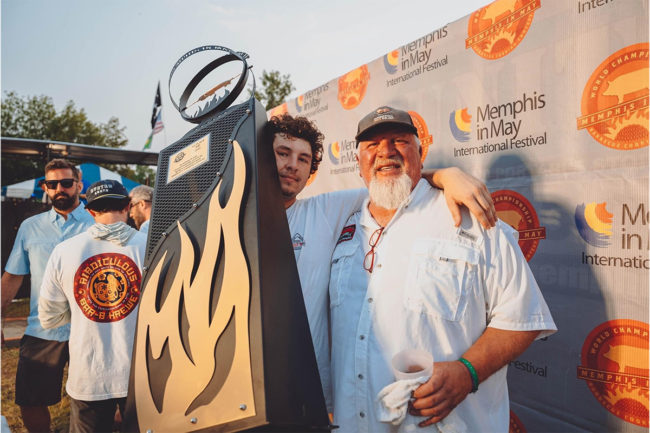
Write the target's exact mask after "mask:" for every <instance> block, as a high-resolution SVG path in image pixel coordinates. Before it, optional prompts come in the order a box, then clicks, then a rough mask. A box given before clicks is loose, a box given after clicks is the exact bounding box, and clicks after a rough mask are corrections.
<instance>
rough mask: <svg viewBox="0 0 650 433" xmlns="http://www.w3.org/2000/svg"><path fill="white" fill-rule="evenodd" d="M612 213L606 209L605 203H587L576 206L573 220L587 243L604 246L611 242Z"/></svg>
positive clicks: (599, 246)
mask: <svg viewBox="0 0 650 433" xmlns="http://www.w3.org/2000/svg"><path fill="white" fill-rule="evenodd" d="M613 218H614V214H612V213H609V212H608V211H607V203H606V202H603V203H595V202H592V203H587V204H584V203H582V204H579V205H578V206H576V212H575V222H576V227H577V229H578V233H580V237H582V239H584V241H585V242H587V243H588V244H589V245H591V246H594V247H598V248H605V247H608V246H609V245H611V244H612V221H613Z"/></svg>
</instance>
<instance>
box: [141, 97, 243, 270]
mask: <svg viewBox="0 0 650 433" xmlns="http://www.w3.org/2000/svg"><path fill="white" fill-rule="evenodd" d="M247 108H249V104H247V103H244V104H241V105H238V106H235V107H232V108H230V109H228V110H226V111H225V112H224V113H222V114H221V115H219V116H216V117H214V118H212V119H209V120H206V121H205V122H203V123H201V124H200V125H199V126H197V127H196V128H194V129H192V130H191V131H190V132H188V133H187V134H186V135H185V136H184V137H183V138H181V139H180V140H178V141H177V142H176V143H174V144H172V145H170V146H167V147H166V148H165V149H164V150H163V151H162V152H160V158H159V161H158V174H157V176H156V178H157V182H156V190H155V193H154V206H153V212H152V216H151V222H150V225H149V238H148V244H147V257H150V256H151V254H152V253H153V251H154V249H155V247H156V245H157V244H158V241H159V240H160V238H161V237H162V233H163V232H165V231H166V230H168V229H169V228H170V226H172V224H175V222H176V220H178V219H179V218H181V217H182V216H183V215H184V214H185V213H186V212H187V211H188V210H190V209H191V208H192V204H193V203H197V202H198V201H199V199H200V198H201V197H203V195H204V194H205V193H206V192H207V191H208V189H209V188H210V186H211V185H212V183H213V182H214V180H215V178H216V176H217V172H220V171H221V172H222V171H223V168H224V167H223V165H224V159H225V158H226V156H227V155H228V149H229V147H228V146H229V144H228V139H229V138H230V137H231V135H232V132H233V130H234V128H235V126H236V125H237V123H238V122H239V121H240V120H241V118H242V116H244V115H245V114H246V109H247ZM207 134H210V142H209V161H207V162H206V163H204V164H203V165H200V166H198V167H196V168H195V169H193V170H192V171H190V172H188V173H186V174H184V175H183V176H181V177H180V178H178V179H175V180H173V181H172V182H170V183H167V174H168V170H169V157H170V155H173V154H174V153H176V152H178V151H179V150H181V149H183V148H185V147H186V146H188V145H189V144H191V143H193V142H195V141H197V140H199V139H201V138H202V137H204V136H205V135H207Z"/></svg>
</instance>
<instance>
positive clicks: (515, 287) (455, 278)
mask: <svg viewBox="0 0 650 433" xmlns="http://www.w3.org/2000/svg"><path fill="white" fill-rule="evenodd" d="M356 140H357V143H358V158H359V166H360V171H361V176H362V178H363V180H364V182H365V184H366V186H367V187H368V191H369V198H368V200H367V201H366V202H364V204H363V205H362V206H361V210H360V211H359V212H357V213H355V214H354V215H353V216H352V217H350V219H349V220H348V222H347V223H346V224H345V227H344V228H343V230H342V232H341V235H340V236H339V239H338V242H337V246H336V248H335V250H334V253H333V255H332V260H331V263H332V265H331V273H330V283H329V291H330V300H331V301H330V313H331V326H332V378H333V380H332V383H333V391H334V424H336V425H339V426H340V431H341V433H348V432H361V431H364V432H373V433H382V432H397V431H413V429H414V427H415V425H414V424H416V423H417V424H418V425H419V426H420V427H424V428H423V429H421V430H420V429H417V430H418V431H431V432H437V431H469V432H478V431H486V432H487V431H489V432H507V431H508V419H509V406H508V391H507V387H506V368H505V366H506V365H507V364H508V362H509V361H512V360H513V359H515V358H516V357H517V356H519V355H520V354H521V353H522V352H523V351H524V350H525V349H526V348H527V347H528V346H529V345H530V344H531V343H532V342H533V340H535V339H536V338H541V337H545V336H547V335H549V334H551V333H553V332H554V331H555V330H556V327H555V324H554V322H553V319H552V317H551V314H550V312H549V310H548V307H547V305H546V303H545V301H544V298H543V297H542V295H541V292H540V290H539V287H538V286H537V283H536V282H535V279H534V278H533V275H532V273H531V271H530V269H529V268H528V265H527V262H526V259H525V258H524V257H523V255H522V253H521V250H520V248H519V245H518V244H517V234H516V232H515V231H514V230H513V229H512V228H511V227H509V226H507V225H505V224H504V223H503V222H501V221H498V222H497V224H496V226H495V227H494V228H492V229H489V230H486V229H484V228H483V227H481V225H480V224H478V222H477V221H476V219H473V218H472V217H470V215H469V213H468V212H467V211H466V210H463V218H462V224H461V225H460V227H456V226H455V224H454V221H453V219H452V218H451V217H450V215H449V212H447V211H446V206H445V199H444V197H443V196H442V194H441V193H440V191H438V190H435V189H433V188H431V186H430V185H429V184H428V183H427V182H425V181H423V180H422V179H421V167H422V165H421V162H420V155H421V151H422V150H421V147H420V142H419V140H418V137H417V129H416V128H415V126H414V125H413V121H412V120H411V117H410V116H409V114H408V113H407V112H405V111H402V110H396V109H394V108H391V107H380V108H378V109H377V110H375V111H373V112H371V113H370V114H368V115H367V116H366V117H364V118H363V119H362V120H361V121H360V122H359V125H358V130H357V135H356ZM408 349H417V350H421V351H426V352H429V353H430V354H432V355H433V360H434V364H433V373H432V374H431V377H430V378H423V379H422V381H420V382H419V383H413V382H411V383H399V384H395V376H394V373H393V370H392V368H391V360H392V358H393V357H394V356H395V355H396V354H398V353H400V352H402V351H404V350H408ZM425 367H426V366H420V369H422V368H425ZM479 385H480V387H479ZM411 391H413V392H414V393H413V397H414V399H413V400H412V401H411V402H410V403H409V413H410V415H412V417H411V418H406V410H407V402H408V400H409V398H410V397H411V394H410V392H411ZM380 393H381V394H382V395H383V394H384V393H386V394H387V400H383V399H382V398H381V397H380V398H379V400H378V395H380ZM391 398H392V399H393V400H391ZM400 399H401V401H402V404H401V405H400V404H395V401H396V400H400ZM452 410H454V412H453V414H455V415H453V416H449V414H450V413H451V411H452ZM448 416H449V417H448ZM404 420H406V421H404ZM438 422H442V424H440V426H439V427H440V429H438V428H437V426H434V425H433V424H434V423H438ZM445 423H447V425H446V426H445ZM462 423H464V424H465V428H463V427H462V425H461V424H462Z"/></svg>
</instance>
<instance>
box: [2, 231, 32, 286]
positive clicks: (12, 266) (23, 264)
mask: <svg viewBox="0 0 650 433" xmlns="http://www.w3.org/2000/svg"><path fill="white" fill-rule="evenodd" d="M26 230H27V229H26V228H25V224H21V225H20V228H19V229H18V234H17V235H16V240H15V241H14V246H13V248H12V249H11V254H9V259H8V260H7V264H6V265H5V271H6V272H9V273H10V274H14V275H27V274H29V255H28V254H27V251H26V250H25V231H26Z"/></svg>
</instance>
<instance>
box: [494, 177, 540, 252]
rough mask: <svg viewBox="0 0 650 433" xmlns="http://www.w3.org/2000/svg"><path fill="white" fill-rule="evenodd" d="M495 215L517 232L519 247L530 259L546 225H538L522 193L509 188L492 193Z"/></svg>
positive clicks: (533, 209)
mask: <svg viewBox="0 0 650 433" xmlns="http://www.w3.org/2000/svg"><path fill="white" fill-rule="evenodd" d="M492 200H494V207H495V209H496V211H497V217H499V219H501V220H502V221H503V222H505V223H506V224H508V225H509V226H510V227H512V228H513V229H515V230H517V231H518V232H519V247H520V248H521V252H522V253H523V254H524V257H526V260H528V261H530V259H532V258H533V256H534V255H535V252H536V251H537V247H538V246H539V241H540V240H542V239H546V227H541V226H540V225H539V219H538V218H537V212H535V208H533V205H532V204H530V202H529V201H528V200H527V199H526V197H524V196H523V195H521V194H519V193H518V192H515V191H511V190H509V189H502V190H499V191H495V192H493V193H492Z"/></svg>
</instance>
